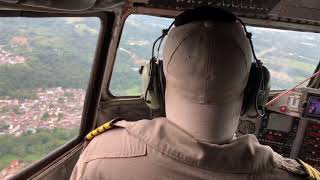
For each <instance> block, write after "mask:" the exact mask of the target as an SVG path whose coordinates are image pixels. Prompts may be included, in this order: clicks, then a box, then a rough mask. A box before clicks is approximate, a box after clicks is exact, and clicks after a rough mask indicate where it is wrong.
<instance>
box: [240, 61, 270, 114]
mask: <svg viewBox="0 0 320 180" xmlns="http://www.w3.org/2000/svg"><path fill="white" fill-rule="evenodd" d="M261 71H262V72H261ZM269 91H270V73H269V71H268V69H267V68H266V67H265V66H261V67H259V65H258V64H256V63H252V66H251V69H250V74H249V79H248V83H247V86H246V88H245V92H244V98H243V103H242V109H241V115H244V114H247V115H248V116H257V115H258V114H261V113H259V112H257V111H258V109H259V110H261V111H264V107H265V104H266V103H267V101H268V96H269Z"/></svg>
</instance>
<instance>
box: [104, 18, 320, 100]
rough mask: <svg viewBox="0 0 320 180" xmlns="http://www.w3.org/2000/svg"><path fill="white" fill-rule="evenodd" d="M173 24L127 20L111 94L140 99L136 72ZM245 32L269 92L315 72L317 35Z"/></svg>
mask: <svg viewBox="0 0 320 180" xmlns="http://www.w3.org/2000/svg"><path fill="white" fill-rule="evenodd" d="M172 21H173V19H170V18H163V17H154V16H149V15H130V16H129V17H128V18H127V19H126V22H125V25H124V28H123V32H122V36H121V39H120V44H119V48H118V51H117V56H116V60H115V65H114V68H113V74H112V78H111V83H110V92H111V94H113V95H115V96H139V95H141V92H142V90H141V76H140V74H139V73H138V69H139V67H140V66H141V65H143V64H145V63H146V62H147V61H148V60H149V59H150V57H151V48H152V44H153V42H154V41H155V40H156V39H157V38H158V37H159V36H160V35H161V30H162V29H165V28H168V27H169V26H170V24H171V23H172ZM248 30H249V31H250V32H252V34H253V45H254V48H255V52H256V55H257V57H258V58H259V59H261V60H262V62H263V64H264V65H265V66H266V67H268V69H269V71H270V73H271V89H273V90H279V89H288V88H290V87H293V86H294V85H296V84H298V83H299V82H301V81H303V80H304V79H306V78H307V77H309V76H311V74H312V73H313V72H314V70H315V69H316V66H317V64H318V62H319V57H320V54H319V52H320V34H317V33H310V32H296V31H289V30H277V29H270V28H261V27H248ZM163 44H164V43H163ZM161 51H162V50H160V57H161ZM306 84H307V83H306ZM306 84H304V85H306Z"/></svg>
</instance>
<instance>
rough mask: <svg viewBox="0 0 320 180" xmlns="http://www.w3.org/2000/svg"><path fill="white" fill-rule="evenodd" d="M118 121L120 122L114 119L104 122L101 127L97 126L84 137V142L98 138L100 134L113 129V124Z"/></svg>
mask: <svg viewBox="0 0 320 180" xmlns="http://www.w3.org/2000/svg"><path fill="white" fill-rule="evenodd" d="M119 120H122V118H115V119H113V120H111V121H109V122H106V123H104V124H103V125H101V126H99V127H98V128H96V129H94V130H92V131H91V132H89V133H88V134H87V135H86V140H87V141H90V140H92V139H93V138H94V137H96V136H98V135H99V134H102V133H104V132H105V131H107V130H109V129H111V128H113V127H114V125H113V124H114V123H115V122H116V121H119Z"/></svg>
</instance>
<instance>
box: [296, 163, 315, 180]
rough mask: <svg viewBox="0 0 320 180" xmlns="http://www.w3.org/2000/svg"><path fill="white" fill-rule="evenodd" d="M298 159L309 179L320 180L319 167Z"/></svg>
mask: <svg viewBox="0 0 320 180" xmlns="http://www.w3.org/2000/svg"><path fill="white" fill-rule="evenodd" d="M297 161H298V162H299V163H300V164H301V166H302V167H303V169H304V170H305V172H306V174H307V175H308V176H307V179H308V180H320V172H319V171H318V170H317V169H315V168H314V167H312V166H310V165H309V164H307V163H305V162H303V161H302V160H301V159H297Z"/></svg>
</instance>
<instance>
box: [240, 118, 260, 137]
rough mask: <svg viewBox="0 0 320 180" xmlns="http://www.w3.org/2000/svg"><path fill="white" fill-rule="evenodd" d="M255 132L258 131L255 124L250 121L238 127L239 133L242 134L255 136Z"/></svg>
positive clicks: (245, 121)
mask: <svg viewBox="0 0 320 180" xmlns="http://www.w3.org/2000/svg"><path fill="white" fill-rule="evenodd" d="M255 130H256V126H255V123H253V122H251V121H249V120H242V121H240V124H239V126H238V131H239V132H240V133H241V134H253V133H254V131H255Z"/></svg>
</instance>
